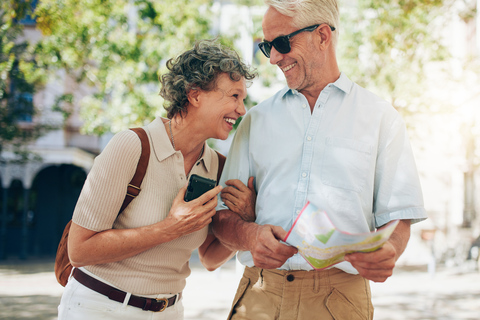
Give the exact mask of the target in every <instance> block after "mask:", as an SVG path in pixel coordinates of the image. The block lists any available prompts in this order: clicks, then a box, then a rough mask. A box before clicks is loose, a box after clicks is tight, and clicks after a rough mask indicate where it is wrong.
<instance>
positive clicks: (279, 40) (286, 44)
mask: <svg viewBox="0 0 480 320" xmlns="http://www.w3.org/2000/svg"><path fill="white" fill-rule="evenodd" d="M318 26H320V25H319V24H315V25H313V26H310V27H306V28H303V29H300V30H297V31H295V32H292V33H290V34H288V35H286V36H280V37H276V38H275V39H273V40H272V41H270V42H268V41H265V40H264V41H262V42H260V43H259V44H258V47H259V48H260V50H262V52H263V54H264V55H265V56H266V57H267V58H270V51H272V46H274V47H275V49H276V50H277V51H278V52H280V53H282V54H285V53H289V52H290V50H292V47H291V46H290V38H291V37H293V36H295V35H297V34H299V33H301V32H304V31H309V32H312V31H313V30H315V29H317V28H318ZM329 27H330V30H332V31H335V27H332V26H329Z"/></svg>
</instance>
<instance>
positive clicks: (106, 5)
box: [36, 0, 212, 135]
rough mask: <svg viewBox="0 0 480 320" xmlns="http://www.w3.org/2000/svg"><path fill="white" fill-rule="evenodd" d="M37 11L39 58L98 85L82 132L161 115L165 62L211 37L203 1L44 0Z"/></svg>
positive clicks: (85, 103) (133, 123) (116, 127)
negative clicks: (161, 74) (161, 77)
mask: <svg viewBox="0 0 480 320" xmlns="http://www.w3.org/2000/svg"><path fill="white" fill-rule="evenodd" d="M36 14H37V22H38V27H39V28H40V30H42V32H43V34H44V35H45V37H44V40H43V41H42V42H41V44H40V45H39V52H41V56H42V63H43V65H44V66H46V67H48V68H50V69H55V68H65V69H66V70H67V71H68V73H69V74H75V75H76V76H77V80H78V81H86V82H87V83H88V85H90V86H92V87H93V88H94V89H95V93H94V94H92V95H90V96H88V97H86V98H85V99H83V100H82V109H81V115H82V117H83V119H84V120H85V125H84V127H83V129H84V132H86V133H94V134H98V135H101V134H103V133H105V132H107V131H113V132H116V131H119V130H122V129H125V128H126V127H128V126H140V125H143V124H144V123H145V122H150V121H151V120H153V119H154V118H155V117H156V116H158V115H159V114H161V113H162V112H163V109H161V105H162V101H161V98H160V97H159V96H158V91H159V88H158V75H159V71H160V68H161V65H162V63H164V62H165V61H166V59H168V58H170V57H173V56H175V55H177V54H179V53H180V52H182V51H184V50H185V48H188V47H190V46H191V45H192V44H193V43H194V42H195V41H196V40H198V39H202V38H212V35H210V34H209V30H210V25H209V24H210V19H209V17H210V12H209V1H206V0H179V1H175V4H173V3H172V2H171V1H154V0H64V1H57V0H43V1H42V2H41V4H40V5H39V6H38V8H37V10H36ZM72 21H74V23H72Z"/></svg>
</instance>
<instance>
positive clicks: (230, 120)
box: [223, 118, 237, 126]
mask: <svg viewBox="0 0 480 320" xmlns="http://www.w3.org/2000/svg"><path fill="white" fill-rule="evenodd" d="M223 120H225V121H226V122H227V123H228V124H231V125H232V126H233V125H234V124H235V122H236V121H237V120H236V119H233V118H223Z"/></svg>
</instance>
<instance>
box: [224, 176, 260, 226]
mask: <svg viewBox="0 0 480 320" xmlns="http://www.w3.org/2000/svg"><path fill="white" fill-rule="evenodd" d="M225 184H226V185H227V186H228V187H225V188H224V189H223V190H222V194H221V197H222V200H223V202H225V204H226V205H227V206H228V208H229V209H230V210H231V211H233V212H234V213H236V214H238V215H239V216H240V217H241V218H242V219H243V220H245V221H250V222H254V221H255V217H256V216H255V202H256V201H257V194H256V193H255V188H254V186H253V177H250V179H248V187H247V186H246V185H244V184H243V182H242V181H240V180H238V179H232V180H227V181H226V182H225Z"/></svg>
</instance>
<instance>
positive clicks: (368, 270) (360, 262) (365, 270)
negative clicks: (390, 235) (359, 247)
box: [345, 241, 397, 282]
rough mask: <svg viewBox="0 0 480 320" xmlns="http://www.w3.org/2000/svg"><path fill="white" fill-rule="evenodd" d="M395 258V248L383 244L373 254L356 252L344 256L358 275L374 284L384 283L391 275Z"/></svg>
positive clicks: (386, 243)
mask: <svg viewBox="0 0 480 320" xmlns="http://www.w3.org/2000/svg"><path fill="white" fill-rule="evenodd" d="M396 258H397V252H396V250H395V247H394V246H393V245H392V244H391V243H390V242H389V241H387V242H385V244H384V245H383V247H382V248H380V249H378V250H377V251H374V252H368V253H364V252H356V253H350V254H348V255H346V256H345V260H346V261H348V262H350V263H351V264H352V265H353V267H354V268H355V269H357V271H358V273H360V275H361V276H362V277H364V278H366V279H368V280H372V281H374V282H384V281H385V280H387V279H388V277H390V276H391V275H392V274H393V268H394V267H395V262H396Z"/></svg>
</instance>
